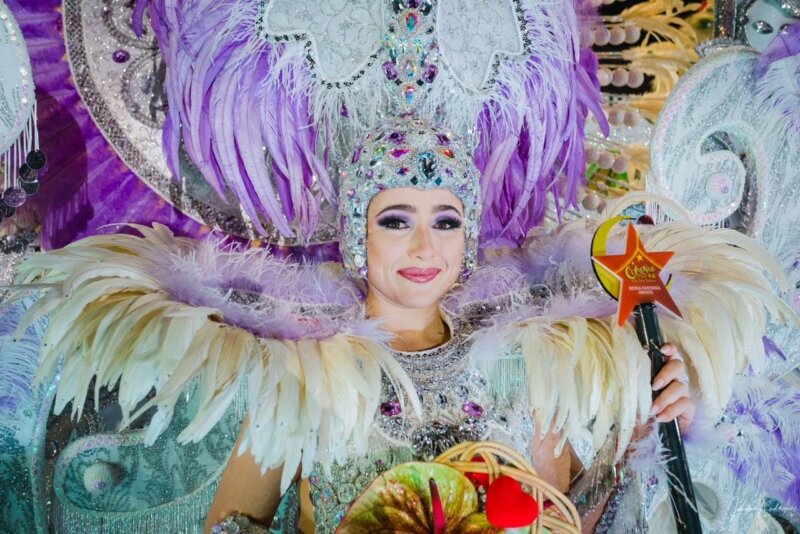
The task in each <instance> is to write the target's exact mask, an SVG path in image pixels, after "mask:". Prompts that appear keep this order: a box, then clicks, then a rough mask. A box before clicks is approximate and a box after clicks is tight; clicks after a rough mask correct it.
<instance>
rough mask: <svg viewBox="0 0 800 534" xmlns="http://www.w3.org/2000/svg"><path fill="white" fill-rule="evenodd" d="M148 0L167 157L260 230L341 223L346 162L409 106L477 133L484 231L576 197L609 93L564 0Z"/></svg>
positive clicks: (500, 239)
mask: <svg viewBox="0 0 800 534" xmlns="http://www.w3.org/2000/svg"><path fill="white" fill-rule="evenodd" d="M145 4H149V14H150V18H151V21H152V22H153V29H154V31H155V34H156V36H157V38H158V41H159V44H160V46H161V49H162V53H163V57H164V61H165V62H166V64H167V73H168V75H167V80H166V90H167V94H168V100H169V102H170V106H169V114H168V117H167V121H166V123H165V125H164V147H165V150H166V153H167V160H168V162H169V165H170V168H171V169H172V171H173V172H174V173H175V175H177V176H180V175H181V165H180V162H181V159H182V156H181V151H185V153H186V156H188V160H189V161H191V162H192V163H193V164H194V166H196V167H197V169H198V170H199V171H200V172H201V173H202V175H203V177H204V178H205V180H206V181H207V182H208V183H209V184H210V185H211V187H212V188H213V189H214V190H215V191H216V192H217V194H218V195H219V196H220V197H221V198H224V199H234V200H235V201H237V202H238V203H239V204H240V206H241V210H242V211H243V212H244V213H245V214H246V216H247V218H248V219H249V220H250V221H251V222H252V226H253V230H254V232H255V233H257V234H261V235H271V234H274V233H280V234H281V235H282V236H285V238H286V239H287V240H290V241H291V240H294V241H295V242H297V243H308V242H313V241H314V238H313V236H314V235H315V232H316V231H317V229H318V227H320V226H323V225H328V224H330V225H331V226H333V227H336V226H338V225H337V224H336V222H337V221H336V220H335V216H334V213H335V212H334V210H333V209H327V208H330V207H333V206H337V204H338V203H339V202H340V201H341V202H344V203H347V202H349V200H348V199H346V198H342V199H339V198H338V197H337V195H336V191H337V186H340V185H341V184H338V183H337V176H339V174H340V173H341V172H343V171H344V169H345V168H346V167H347V165H348V164H347V160H348V159H349V155H350V154H351V153H352V149H353V147H354V146H356V144H357V142H358V141H357V140H358V139H361V138H363V136H364V135H365V134H366V133H367V132H370V131H373V130H374V129H375V128H379V127H380V125H381V124H384V123H385V122H386V121H387V120H388V119H389V118H391V117H393V116H398V115H399V114H403V113H408V112H413V113H414V114H415V115H416V116H419V117H422V118H425V119H426V120H428V121H431V123H436V124H441V125H442V126H443V127H444V128H445V129H446V130H447V131H449V132H452V134H453V135H454V136H457V137H459V138H460V139H462V141H463V143H464V144H465V145H466V146H467V148H468V150H469V153H470V157H471V158H472V160H473V162H474V165H475V167H476V168H477V169H478V171H479V174H480V182H481V185H482V201H483V209H482V212H481V218H482V220H481V230H480V231H481V236H480V241H481V244H482V245H483V246H486V245H488V246H505V245H519V244H520V243H522V241H523V240H524V239H525V236H526V235H527V233H528V231H529V230H530V229H531V228H532V227H534V226H535V225H537V224H538V223H540V222H541V221H542V219H543V218H544V215H545V211H546V207H547V204H548V196H549V195H552V196H554V197H555V199H556V204H557V205H564V204H575V203H576V202H577V189H578V186H579V185H580V184H581V183H582V182H583V180H584V179H585V160H584V156H583V137H584V136H583V133H584V132H583V128H584V122H585V119H586V115H587V113H588V112H589V110H590V109H591V110H599V109H600V108H599V104H600V102H601V97H600V93H599V89H598V86H597V84H596V80H594V78H593V76H592V74H591V71H592V67H591V66H590V65H589V64H590V63H592V62H591V61H585V59H586V58H584V56H583V53H582V52H581V50H580V49H579V47H578V44H577V39H576V36H577V22H576V16H575V10H574V7H573V4H572V2H571V1H570V0H556V1H553V0H496V1H493V2H489V3H483V4H481V5H480V6H479V7H476V8H475V9H465V8H464V6H465V4H464V3H463V2H456V1H454V0H381V1H377V0H353V1H351V2H334V1H331V0H271V1H270V2H259V1H258V0H230V1H227V2H211V3H209V2H201V1H199V0H186V1H184V2H178V3H174V2H166V1H164V0H150V1H149V2H148V1H142V2H141V3H140V4H139V6H140V9H139V10H138V13H141V12H142V10H143V9H144V8H143V6H144V5H145ZM182 20H198V21H199V20H202V21H204V23H203V31H201V32H200V31H197V30H196V28H194V27H193V26H192V25H189V24H180V23H178V21H182ZM140 26H141V21H139V22H138V23H137V27H140ZM190 28H191V29H190ZM587 57H588V56H587ZM589 59H591V58H589ZM349 248H350V247H349V246H346V247H345V249H349Z"/></svg>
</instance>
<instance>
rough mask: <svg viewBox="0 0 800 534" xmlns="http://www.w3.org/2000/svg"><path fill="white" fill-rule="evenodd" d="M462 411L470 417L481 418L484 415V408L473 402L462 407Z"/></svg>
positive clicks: (468, 402)
mask: <svg viewBox="0 0 800 534" xmlns="http://www.w3.org/2000/svg"><path fill="white" fill-rule="evenodd" d="M461 409H462V410H464V413H466V414H467V415H469V416H470V417H481V416H482V415H483V408H482V407H481V405H480V404H478V403H475V402H472V401H467V402H465V403H464V404H463V405H462V406H461Z"/></svg>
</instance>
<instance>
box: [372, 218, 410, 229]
mask: <svg viewBox="0 0 800 534" xmlns="http://www.w3.org/2000/svg"><path fill="white" fill-rule="evenodd" d="M378 226H380V227H382V228H388V229H389V230H400V229H402V228H403V227H404V226H406V227H407V226H408V221H407V220H406V219H405V218H403V217H399V216H397V215H386V216H384V217H381V218H380V219H378Z"/></svg>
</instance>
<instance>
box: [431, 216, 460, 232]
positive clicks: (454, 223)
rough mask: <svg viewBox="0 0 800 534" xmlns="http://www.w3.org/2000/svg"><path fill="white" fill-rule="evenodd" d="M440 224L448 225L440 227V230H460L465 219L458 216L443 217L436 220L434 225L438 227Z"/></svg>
mask: <svg viewBox="0 0 800 534" xmlns="http://www.w3.org/2000/svg"><path fill="white" fill-rule="evenodd" d="M440 224H446V225H447V228H439V229H440V230H458V229H459V228H461V227H462V226H463V225H464V223H463V221H462V220H461V219H458V218H456V217H442V218H441V219H439V220H437V221H436V223H435V224H434V226H435V227H438V226H439V225H440Z"/></svg>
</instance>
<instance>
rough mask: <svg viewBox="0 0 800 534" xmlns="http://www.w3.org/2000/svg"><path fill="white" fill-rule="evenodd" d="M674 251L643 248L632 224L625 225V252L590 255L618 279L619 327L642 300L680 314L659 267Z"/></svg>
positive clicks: (596, 262) (599, 265) (597, 263)
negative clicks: (608, 254) (654, 250)
mask: <svg viewBox="0 0 800 534" xmlns="http://www.w3.org/2000/svg"><path fill="white" fill-rule="evenodd" d="M673 254H674V252H651V251H648V250H645V248H644V245H643V244H642V241H641V239H639V234H637V233H636V229H635V228H634V226H633V224H628V240H627V244H626V246H625V253H624V254H620V255H616V256H593V257H592V259H593V260H594V262H595V265H596V266H597V267H599V268H601V269H603V270H605V271H608V272H609V273H610V274H611V275H613V276H614V277H615V278H617V279H618V280H619V282H620V287H619V295H617V300H618V301H619V318H618V319H619V320H618V324H619V326H622V325H624V324H625V321H627V320H628V317H630V315H631V313H633V309H634V308H635V307H636V306H637V305H639V304H644V303H645V302H658V303H659V304H661V305H662V306H664V307H665V308H666V309H668V310H669V311H671V312H672V313H674V314H675V315H677V316H678V317H681V312H680V310H678V306H677V305H676V304H675V301H674V300H672V297H671V296H670V295H669V291H667V288H666V286H665V285H664V282H663V281H662V280H661V270H662V269H663V268H664V266H665V265H666V264H667V262H668V261H669V260H670V258H672V255H673Z"/></svg>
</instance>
